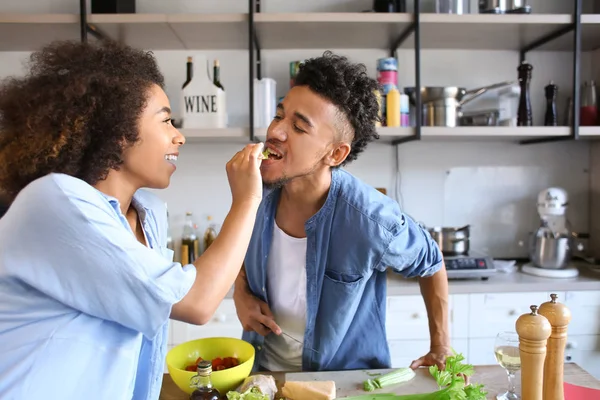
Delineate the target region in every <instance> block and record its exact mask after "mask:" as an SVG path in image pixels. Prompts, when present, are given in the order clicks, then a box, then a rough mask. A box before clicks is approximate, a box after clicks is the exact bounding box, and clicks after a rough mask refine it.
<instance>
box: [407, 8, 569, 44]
mask: <svg viewBox="0 0 600 400" xmlns="http://www.w3.org/2000/svg"><path fill="white" fill-rule="evenodd" d="M572 21H573V18H572V16H571V15H569V14H530V15H512V14H501V15H494V14H466V15H453V14H423V15H422V16H421V26H422V30H421V45H422V47H423V48H425V49H470V50H521V49H522V48H523V47H525V46H527V45H529V44H531V43H533V42H535V41H536V40H539V39H540V38H542V37H544V36H546V35H548V34H550V33H552V32H555V31H557V30H559V29H561V28H565V27H567V26H568V25H569V24H571V22H572ZM568 36H569V35H565V36H563V37H561V38H558V39H556V40H553V41H551V42H550V43H548V44H546V45H544V46H543V47H540V48H539V49H540V50H542V49H543V50H566V49H570V48H572V40H568V39H567V38H568ZM411 47H413V46H411Z"/></svg>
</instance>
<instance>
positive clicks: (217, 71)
mask: <svg viewBox="0 0 600 400" xmlns="http://www.w3.org/2000/svg"><path fill="white" fill-rule="evenodd" d="M213 84H214V85H215V86H216V87H218V88H220V89H221V90H223V91H225V88H224V87H223V84H222V83H221V67H220V66H219V60H215V62H214V66H213Z"/></svg>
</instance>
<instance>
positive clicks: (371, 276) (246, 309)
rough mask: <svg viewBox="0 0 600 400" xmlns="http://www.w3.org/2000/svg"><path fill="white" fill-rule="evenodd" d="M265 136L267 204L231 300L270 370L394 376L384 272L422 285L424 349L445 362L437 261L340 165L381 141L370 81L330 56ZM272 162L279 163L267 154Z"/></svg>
mask: <svg viewBox="0 0 600 400" xmlns="http://www.w3.org/2000/svg"><path fill="white" fill-rule="evenodd" d="M296 85H297V86H295V87H294V88H292V89H291V90H290V91H289V92H288V94H287V96H286V97H285V99H284V100H283V102H282V103H281V104H279V105H278V107H277V115H276V117H275V119H274V120H273V122H272V123H271V125H270V126H269V129H268V131H267V141H266V146H267V148H268V149H270V152H271V153H272V154H271V155H270V156H269V159H268V160H265V161H263V163H262V165H261V174H262V178H263V182H264V184H265V185H266V186H267V187H268V188H270V189H272V190H271V191H270V192H269V193H266V194H265V196H264V197H263V201H262V203H261V206H260V208H259V211H258V214H257V218H256V221H257V222H256V224H255V227H254V231H253V234H252V239H251V242H250V247H249V250H248V253H247V254H246V257H245V263H244V264H245V268H242V271H241V272H240V276H239V277H238V279H237V281H236V286H235V294H234V300H235V304H236V308H237V312H238V316H239V318H240V321H241V322H242V325H243V327H244V331H245V332H244V335H243V338H244V339H245V340H247V341H249V342H250V343H252V344H253V345H254V346H255V348H256V351H257V353H256V354H257V357H256V360H257V361H256V367H258V368H261V369H265V370H346V369H362V368H384V367H390V364H391V362H390V354H389V349H388V346H387V341H386V333H385V302H386V270H387V269H388V268H392V269H393V270H394V271H396V272H398V273H400V274H402V275H404V276H406V277H420V280H419V283H420V287H421V292H422V294H423V297H424V300H425V305H426V307H427V312H428V315H429V325H430V333H431V351H430V352H429V353H428V354H427V355H425V356H424V357H422V358H420V359H419V360H416V361H415V362H413V364H412V365H411V367H413V368H416V367H419V366H428V365H433V364H438V365H439V366H441V367H443V366H444V361H445V357H446V355H448V354H449V353H450V343H449V333H448V309H447V307H448V283H447V276H446V272H445V268H444V264H443V260H442V254H441V252H440V250H439V248H438V246H437V245H436V243H435V242H433V241H432V239H431V237H430V236H429V234H428V233H427V232H426V231H425V230H424V229H422V228H421V227H420V226H419V225H418V224H416V223H415V222H414V221H413V220H412V219H411V218H409V217H408V216H407V215H404V214H403V213H402V212H401V210H400V209H399V207H398V204H397V203H396V202H394V201H393V200H391V199H390V198H388V197H386V196H384V195H383V194H381V193H379V192H378V191H377V190H375V189H373V188H371V187H370V186H368V185H366V184H364V183H362V182H361V181H359V180H358V179H357V178H355V177H354V176H352V175H351V174H349V173H347V172H345V171H343V170H342V169H340V168H339V167H341V166H343V165H344V164H346V163H348V162H350V161H353V160H355V159H356V158H357V156H358V154H359V153H360V152H362V151H363V150H364V149H365V147H366V145H367V143H368V142H370V141H371V140H373V139H376V138H378V135H377V133H376V128H375V122H376V120H377V118H378V109H379V106H378V102H377V98H376V96H375V94H374V92H375V90H377V89H378V84H377V82H376V81H375V80H373V79H371V78H369V77H368V76H367V74H366V69H365V67H364V65H356V64H351V63H349V62H348V60H347V59H346V58H344V57H338V56H334V55H332V54H331V53H329V52H328V53H325V55H324V56H323V57H319V58H315V59H311V60H308V61H307V62H306V63H304V65H303V66H302V67H301V68H300V71H299V73H298V75H297V78H296ZM273 153H274V154H273Z"/></svg>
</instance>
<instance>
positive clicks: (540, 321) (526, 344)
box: [515, 306, 552, 400]
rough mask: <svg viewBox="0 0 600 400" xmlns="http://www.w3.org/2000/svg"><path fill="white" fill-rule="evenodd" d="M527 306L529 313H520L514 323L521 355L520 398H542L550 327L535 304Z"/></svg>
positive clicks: (531, 399) (526, 399)
mask: <svg viewBox="0 0 600 400" xmlns="http://www.w3.org/2000/svg"><path fill="white" fill-rule="evenodd" d="M529 308H531V313H529V314H523V315H521V316H520V317H519V319H517V323H516V325H515V326H516V329H517V334H518V335H519V353H520V355H521V398H522V399H523V400H543V399H542V394H543V390H544V360H545V359H546V342H547V340H548V337H549V336H550V333H551V332H552V327H551V326H550V322H548V320H547V319H546V317H544V316H543V315H540V314H538V312H537V311H538V308H537V306H531V307H529Z"/></svg>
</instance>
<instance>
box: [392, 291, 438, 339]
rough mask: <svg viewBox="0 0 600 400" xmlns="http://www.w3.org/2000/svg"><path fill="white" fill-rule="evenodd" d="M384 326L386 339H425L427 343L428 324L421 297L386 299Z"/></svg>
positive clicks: (393, 297)
mask: <svg viewBox="0 0 600 400" xmlns="http://www.w3.org/2000/svg"><path fill="white" fill-rule="evenodd" d="M385 325H386V333H387V337H388V339H391V340H395V339H417V340H418V339H427V342H429V340H428V338H429V322H428V320H427V310H426V309H425V303H424V301H423V297H421V296H392V297H388V304H387V315H386V323H385Z"/></svg>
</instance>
